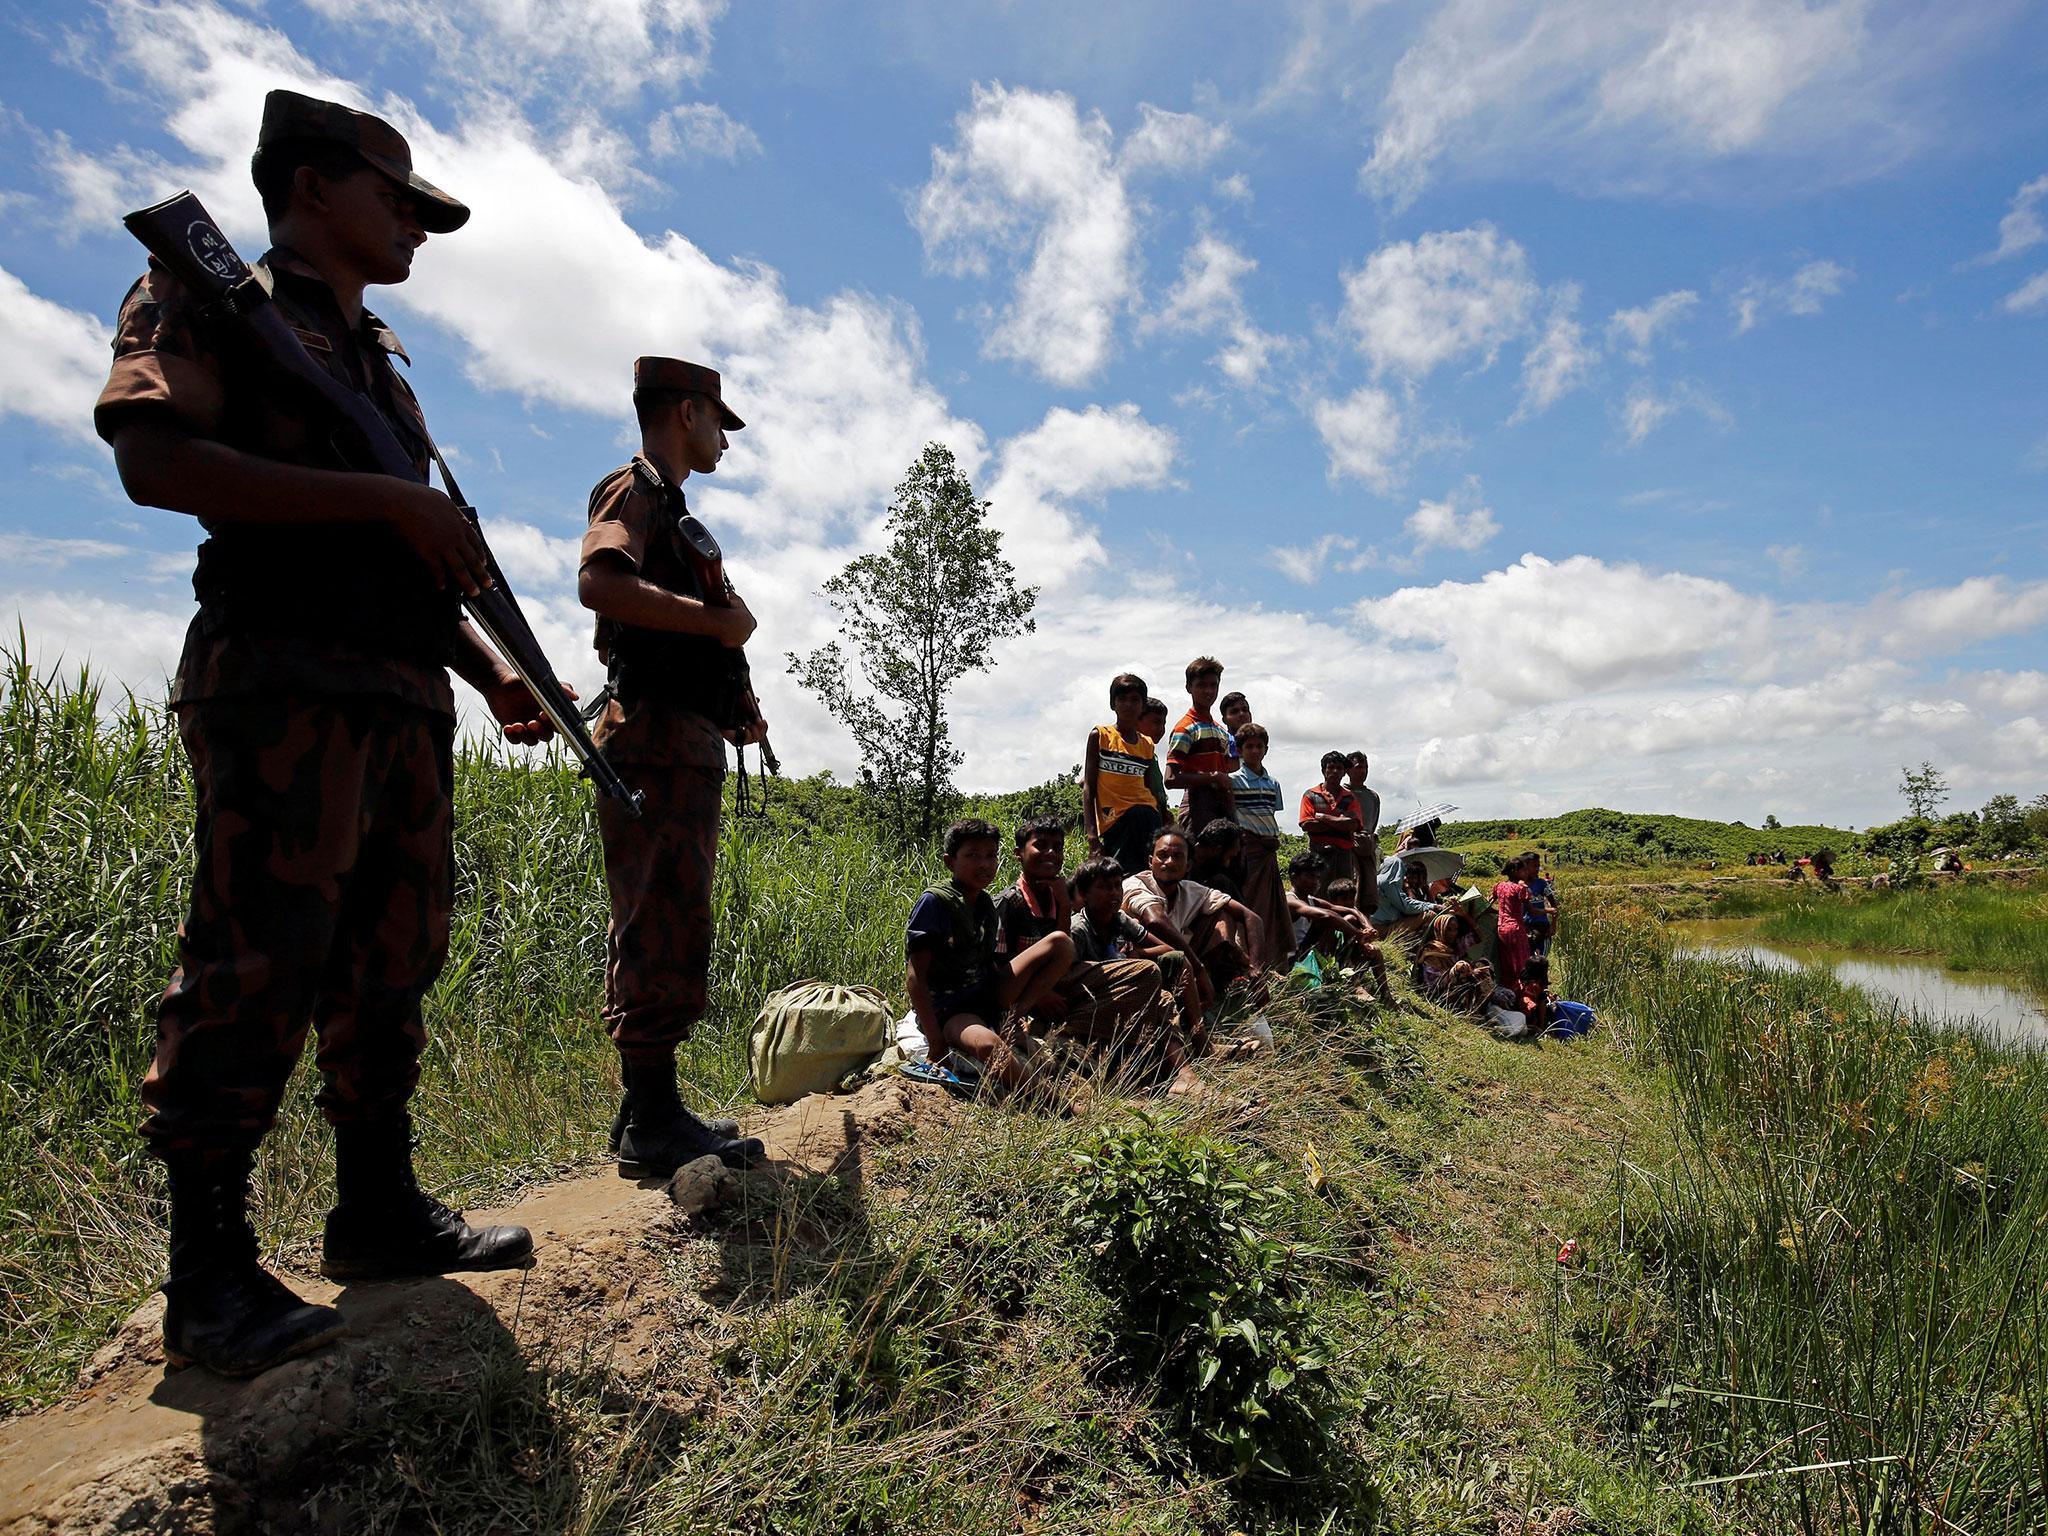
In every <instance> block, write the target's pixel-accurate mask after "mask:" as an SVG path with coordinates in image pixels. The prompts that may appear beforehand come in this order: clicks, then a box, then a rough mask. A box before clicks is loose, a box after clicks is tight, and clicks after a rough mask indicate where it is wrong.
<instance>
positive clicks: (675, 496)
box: [577, 357, 768, 1174]
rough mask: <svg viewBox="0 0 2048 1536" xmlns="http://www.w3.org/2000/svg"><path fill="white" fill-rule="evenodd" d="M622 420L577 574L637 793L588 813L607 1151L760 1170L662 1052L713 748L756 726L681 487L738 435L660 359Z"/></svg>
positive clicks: (692, 946)
mask: <svg viewBox="0 0 2048 1536" xmlns="http://www.w3.org/2000/svg"><path fill="white" fill-rule="evenodd" d="M633 409H634V412H635V414H636V415H637V416H638V417H639V419H640V444H641V450H640V454H639V456H638V457H636V458H635V459H634V460H633V462H632V463H631V464H628V465H626V466H624V467H623V468H620V469H615V470H613V471H612V472H611V473H610V474H608V475H606V476H605V477H604V479H602V480H600V481H599V482H598V483H597V487H596V489H594V490H593V491H592V492H591V493H590V526H589V528H588V529H587V531H586V532H585V533H584V535H583V552H582V568H581V570H580V572H579V573H578V576H577V592H578V595H579V596H580V597H581V598H582V601H583V605H584V606H585V607H586V608H589V609H591V610H593V611H594V612H595V613H596V614H597V616H598V623H597V651H598V655H599V656H600V657H601V658H602V659H603V661H604V662H605V665H606V668H607V672H608V675H609V681H608V684H607V693H608V695H609V697H608V698H607V700H606V703H605V709H604V715H603V717H602V718H601V719H600V720H599V722H598V725H597V729H596V731H595V732H594V733H593V734H594V736H595V737H596V740H597V743H598V745H599V746H601V747H602V748H603V749H604V751H605V755H606V756H608V757H609V758H611V760H612V761H613V762H615V763H617V764H619V765H620V767H621V769H622V770H625V769H627V768H628V765H630V775H631V778H632V780H633V783H634V785H635V786H636V787H637V788H639V789H641V790H642V791H644V792H645V794H646V797H647V799H646V807H645V810H644V811H643V813H642V815H641V816H640V818H639V819H638V820H635V819H633V818H631V817H629V816H627V815H625V814H624V812H623V811H622V810H621V809H620V808H619V807H617V806H615V805H613V804H612V803H611V802H609V801H605V802H601V803H600V804H599V806H598V830H599V832H600V833H601V835H602V836H603V839H604V865H605V882H606V884H607V886H608V887H609V888H610V893H611V902H612V921H611V929H610V932H609V933H608V934H607V935H606V939H605V988H604V1021H605V1027H606V1029H607V1030H608V1031H609V1033H610V1035H611V1038H612V1043H613V1044H614V1045H616V1046H617V1047H618V1050H619V1066H620V1073H621V1075H622V1077H623V1078H624V1079H625V1087H626V1093H625V1103H624V1104H623V1105H622V1106H621V1108H620V1112H619V1119H618V1120H617V1121H616V1122H615V1123H614V1125H613V1150H614V1151H615V1152H617V1154H618V1158H619V1168H620V1171H621V1172H622V1173H632V1174H667V1173H672V1172H673V1171H674V1170H675V1169H676V1168H678V1167H679V1166H681V1165H682V1164H683V1163H686V1162H688V1161H690V1160H691V1159H692V1158H696V1157H702V1156H705V1155H707V1154H714V1155H716V1156H718V1157H720V1158H722V1159H724V1160H725V1161H726V1162H727V1163H729V1164H731V1165H733V1166H735V1167H744V1166H746V1165H748V1164H750V1163H753V1162H757V1161H759V1160H760V1158H761V1156H762V1155H763V1148H762V1146H761V1143H760V1142H758V1141H754V1140H744V1141H742V1140H738V1139H735V1138H736V1136H737V1131H738V1127H737V1126H736V1125H734V1124H733V1123H732V1122H731V1121H716V1122H713V1123H711V1124H709V1125H707V1124H706V1123H705V1122H704V1121H702V1120H699V1119H698V1118H697V1117H696V1115H694V1114H693V1113H691V1111H690V1110H689V1109H688V1108H687V1107H686V1106H685V1105H684V1104H683V1101H682V1096H681V1094H680V1092H679V1090H678V1088H677V1084H676V1064H675V1058H676V1047H677V1046H678V1045H680V1044H681V1043H682V1042H683V1041H684V1040H686V1039H687V1038H689V1034H690V1030H691V1027H692V1026H693V1025H695V1024H696V1022H697V1021H698V1020H699V1019H701V1018H702V1017H703V1016H704V1007H705V989H706V984H707V982H708V981H709V978H710V973H711V936H712V907H711V899H712V889H711V884H712V875H713V872H714V871H715V869H716V867H717V862H718V817H719V809H720V797H721V795H722V792H723V789H724V784H725V744H726V743H727V742H728V741H739V742H758V741H760V740H761V738H762V737H763V736H764V735H765V734H766V733H767V729H768V728H767V725H766V723H765V722H764V721H763V720H762V719H761V711H760V706H759V705H758V703H757V702H756V701H755V698H754V693H753V688H752V686H751V684H750V682H749V680H748V674H747V665H746V657H745V654H744V653H743V652H742V651H741V649H740V647H741V646H742V645H744V644H745V643H746V641H747V638H748V637H749V636H750V635H752V634H753V632H754V616H753V614H752V613H751V612H750V611H749V610H748V608H747V605H746V602H745V601H744V600H743V599H742V598H741V597H740V596H739V594H738V593H737V592H736V591H734V590H733V587H732V583H731V582H730V581H728V580H727V579H726V576H725V568H724V562H723V559H722V557H721V555H720V552H719V549H718V545H717V543H716V542H715V541H714V540H713V539H712V538H711V535H710V534H709V532H708V531H707V530H706V529H705V528H704V526H703V524H701V523H699V522H698V521H697V520H696V518H695V517H693V516H692V515H691V514H690V509H689V507H688V506H687V505H686V504H685V503H684V500H683V489H682V482H683V481H684V480H685V479H687V478H688V477H689V476H690V475H691V474H693V473H695V474H701V475H708V474H711V473H713V472H714V471H715V470H716V469H717V468H718V460H719V456H720V455H721V454H723V453H724V452H725V447H726V438H725V434H726V433H727V432H728V431H732V432H737V431H738V430H739V429H740V428H741V427H742V426H743V425H745V423H743V422H742V421H741V420H740V418H739V417H738V416H737V415H735V414H734V413H733V411H732V409H731V408H730V407H729V406H727V405H726V404H725V402H724V400H723V398H722V397H721V394H720V381H719V377H718V374H717V373H716V372H715V371H713V370H712V369H709V368H704V367H700V366H698V365H697V364H695V363H686V362H682V361H679V360H678V359H675V358H667V357H643V358H640V359H639V360H638V361H637V362H635V363H634V365H633Z"/></svg>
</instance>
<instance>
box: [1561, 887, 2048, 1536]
mask: <svg viewBox="0 0 2048 1536" xmlns="http://www.w3.org/2000/svg"><path fill="white" fill-rule="evenodd" d="M1564 963H1565V977H1566V984H1567V986H1568V987H1569V989H1570V990H1571V991H1572V992H1573V993H1574V994H1575V995H1579V996H1583V997H1584V998H1586V999H1587V1000H1588V1001H1590V1002H1592V1003H1594V1004H1595V1005H1596V1006H1597V1007H1599V1008H1600V1009H1601V1010H1602V1012H1603V1014H1604V1015H1605V1016H1606V1017H1607V1018H1608V1019H1609V1020H1610V1021H1612V1022H1613V1024H1614V1026H1615V1027H1616V1028H1618V1029H1619V1030H1620V1032H1621V1033H1622V1036H1623V1038H1624V1040H1625V1042H1626V1044H1627V1046H1628V1047H1629V1048H1630V1049H1631V1050H1632V1051H1634V1052H1635V1053H1637V1054H1638V1055H1640V1056H1642V1057H1644V1058H1647V1059H1651V1060H1654V1061H1656V1062H1659V1063H1662V1064H1663V1066H1664V1067H1665V1069H1666V1070H1667V1071H1668V1073H1669V1076H1670V1079H1671V1082H1672V1084H1673V1087H1674V1091H1675V1094H1676V1099H1677V1106H1678V1111H1679V1113H1678V1123H1679V1124H1680V1126H1681V1127H1682V1134H1681V1136H1680V1138H1679V1141H1678V1145H1677V1147H1676V1148H1675V1155H1674V1156H1673V1157H1672V1158H1671V1159H1670V1161H1669V1163H1668V1165H1661V1164H1660V1165H1659V1166H1658V1167H1657V1168H1655V1169H1648V1168H1643V1167H1639V1166H1635V1165H1629V1164H1625V1165H1623V1166H1622V1167H1621V1168H1620V1169H1619V1170H1618V1171H1617V1176H1616V1191H1615V1196H1614V1202H1613V1206H1612V1208H1611V1212H1610V1217H1611V1220H1610V1222H1609V1224H1608V1227H1607V1230H1606V1233H1605V1236H1604V1238H1603V1239H1602V1240H1600V1241H1597V1242H1596V1243H1595V1244H1594V1245H1593V1251H1592V1255H1591V1260H1590V1262H1589V1263H1588V1265H1587V1266H1586V1267H1585V1268H1584V1269H1583V1270H1577V1271H1567V1272H1565V1273H1564V1276H1563V1280H1562V1284H1563V1289H1564V1301H1565V1315H1566V1317H1567V1319H1568V1320H1569V1322H1570V1323H1571V1325H1572V1326H1573V1327H1574V1328H1575V1329H1576V1330H1577V1331H1578V1332H1579V1333H1580V1334H1581V1335H1582V1336H1583V1338H1584V1339H1585V1340H1586V1341H1587V1342H1588V1343H1589V1344H1590V1345H1591V1346H1592V1349H1591V1353H1592V1356H1593V1358H1594V1359H1596V1360H1598V1361H1599V1362H1601V1370H1600V1376H1599V1379H1598V1381H1597V1382H1596V1383H1595V1384H1594V1385H1595V1388H1596V1391H1597V1394H1598V1396H1599V1399H1600V1401H1601V1402H1602V1403H1603V1405H1604V1407H1605V1410H1606V1411H1607V1412H1608V1414H1609V1415H1610V1418H1611V1422H1612V1423H1613V1425H1614V1426H1615V1428H1616V1429H1617V1430H1618V1431H1619V1432H1621V1433H1623V1434H1626V1435H1628V1436H1630V1437H1632V1439H1633V1441H1634V1443H1635V1444H1636V1445H1637V1446H1638V1447H1639V1450H1640V1453H1641V1454H1642V1455H1643V1456H1644V1457H1646V1458H1651V1459H1654V1460H1655V1461H1656V1462H1657V1463H1658V1464H1660V1465H1661V1466H1662V1467H1663V1469H1664V1470H1665V1474H1666V1475H1667V1476H1668V1478H1669V1479H1670V1480H1671V1481H1673V1482H1678V1483H1701V1484H1704V1485H1706V1486H1708V1487H1710V1488H1711V1489H1712V1490H1713V1492H1714V1495H1715V1496H1716V1497H1717V1498H1719V1499H1721V1500H1723V1501H1725V1502H1726V1503H1727V1504H1728V1505H1730V1506H1732V1507H1733V1508H1734V1509H1736V1510H1738V1511H1740V1512H1741V1513H1742V1514H1743V1515H1744V1517H1746V1518H1748V1519H1750V1520H1752V1521H1754V1522H1755V1523H1756V1524H1755V1528H1757V1529H1764V1530H1797V1531H1803V1532H1824V1531H1825V1532H1833V1531H1851V1530H1853V1531H1859V1532H1867V1533H1884V1532H1930V1533H1931V1532H1945V1531H1967V1532H1971V1533H1974V1536H1984V1533H1989V1532H2012V1533H2015V1536H2017V1533H2020V1532H2027V1531H2039V1530H2041V1529H2042V1528H2043V1521H2044V1519H2048V1336H2044V1324H2048V1312H2044V1288H2048V1159H2044V1156H2043V1153H2044V1151H2048V1063H2044V1060H2043V1058H2042V1056H2041V1054H2040V1053H2039V1052H2038V1051H2031V1050H2025V1049H2017V1048H2007V1047H1995V1046H1992V1045H1990V1044H1987V1043H1985V1042H1983V1041H1981V1040H1978V1039H1976V1038H1974V1037H1972V1036H1969V1035H1965V1034H1954V1033H1947V1032H1944V1031H1943V1030H1941V1029H1940V1028H1938V1027H1935V1026H1933V1025H1930V1024H1927V1023H1922V1022H1919V1021H1915V1020H1911V1019H1903V1018H1900V1017H1898V1016H1897V1015H1896V1014H1895V1013H1894V1012H1893V1011H1892V1010H1891V1009H1889V1008H1887V1007H1884V1006H1883V1005H1881V1004H1879V1003H1877V1002H1875V1001H1873V1000H1871V999H1870V998H1868V997H1866V996H1864V995H1863V994H1861V993H1859V992H1856V991H1854V990H1852V989H1847V988H1844V987H1842V986H1841V985H1839V984H1837V983H1835V982H1833V981H1832V980H1830V979H1828V978H1826V977H1817V976H1810V975H1805V974H1786V973H1783V972H1777V971H1768V972H1767V971H1762V970H1757V969H1751V968H1746V967H1744V966H1741V965H1736V964H1729V963H1722V962H1715V961H1709V960H1704V959H1698V958H1689V957H1685V956H1681V955H1679V954H1676V953H1674V951H1673V949H1672V947H1671V946H1670V945H1669V944H1668V943H1667V942H1666V941H1665V940H1664V938H1663V937H1662V935H1661V933H1660V932H1659V930H1658V929H1657V927H1656V926H1655V924H1654V923H1652V922H1651V921H1649V920H1648V919H1646V918H1645V917H1643V915H1642V914H1640V913H1637V912H1634V911H1632V910H1628V909H1623V910H1619V911H1616V910H1600V909H1594V910H1592V911H1589V912H1586V913H1584V914H1582V915H1581V916H1580V918H1579V919H1578V921H1577V922H1576V923H1575V924H1574V925H1573V926H1572V927H1571V928H1570V929H1568V930H1567V934H1566V937H1565V946H1564ZM1717 1479H1718V1480H1720V1481H1712V1480H1717Z"/></svg>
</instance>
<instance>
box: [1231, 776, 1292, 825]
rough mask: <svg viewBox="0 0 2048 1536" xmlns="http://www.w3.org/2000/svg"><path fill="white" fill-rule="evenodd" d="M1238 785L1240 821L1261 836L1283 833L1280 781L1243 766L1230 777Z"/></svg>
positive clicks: (1237, 801) (1237, 804) (1236, 791)
mask: <svg viewBox="0 0 2048 1536" xmlns="http://www.w3.org/2000/svg"><path fill="white" fill-rule="evenodd" d="M1230 782H1231V783H1232V784H1233V785H1234V786H1236V788H1235V791H1234V798H1235V800H1236V806H1237V824H1238V825H1239V826H1241V827H1243V828H1244V829H1245V831H1247V832H1256V833H1257V834H1258V835H1259V836H1260V837H1278V836H1279V835H1280V781H1279V780H1278V779H1275V778H1270V777H1268V776H1267V775H1266V774H1263V773H1254V772H1252V770H1251V769H1249V768H1245V767H1242V766H1240V767H1239V768H1238V770H1237V772H1235V773H1233V774H1232V775H1231V776H1230Z"/></svg>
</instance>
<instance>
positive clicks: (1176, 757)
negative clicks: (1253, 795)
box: [1166, 656, 1237, 836]
mask: <svg viewBox="0 0 2048 1536" xmlns="http://www.w3.org/2000/svg"><path fill="white" fill-rule="evenodd" d="M1187 680H1188V702H1189V705H1190V708H1189V710H1188V712H1187V713H1186V714H1184V715H1182V716H1181V717H1180V724H1178V725H1176V726H1175V727H1174V728H1173V735H1172V736H1170V737H1169V738H1168V739H1167V743H1166V787H1167V788H1168V789H1178V790H1181V791H1184V793H1183V796H1182V799H1181V803H1180V824H1181V825H1182V826H1183V827H1185V828H1186V829H1187V831H1188V833H1189V835H1190V836H1192V835H1193V834H1194V833H1196V832H1199V831H1201V830H1202V828H1204V827H1206V826H1207V825H1209V823H1210V822H1212V821H1215V820H1217V819H1218V818H1221V819H1222V820H1224V821H1230V820H1233V819H1235V818H1234V817H1233V816H1232V815H1231V810H1230V775H1231V771H1232V770H1233V769H1235V768H1236V767H1237V764H1236V763H1235V762H1233V761H1232V760H1231V751H1230V733H1229V732H1228V731H1226V730H1225V729H1224V728H1223V727H1222V725H1220V724H1219V723H1218V722H1217V719H1216V717H1215V716H1214V715H1213V714H1211V713H1210V711H1211V710H1213V709H1214V708H1215V707H1216V695H1217V694H1218V693H1219V692H1220V691H1221V690H1222V687H1223V663H1222V662H1220V661H1218V660H1217V659H1216V658H1215V657H1213V656H1197V657H1196V658H1195V659H1194V660H1193V661H1191V662H1189V663H1188V671H1187Z"/></svg>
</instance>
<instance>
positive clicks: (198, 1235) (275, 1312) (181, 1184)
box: [162, 1153, 346, 1376]
mask: <svg viewBox="0 0 2048 1536" xmlns="http://www.w3.org/2000/svg"><path fill="white" fill-rule="evenodd" d="M166 1162H167V1165H168V1167H169V1170H170V1179H171V1271H170V1275H169V1278H167V1279H166V1280H165V1281H164V1283H163V1287H162V1289H163V1293H164V1358H165V1359H166V1360H167V1361H169V1363H170V1364H171V1365H172V1366H173V1367H179V1368H182V1367H184V1366H188V1365H203V1366H205V1367H206V1368H207V1369H208V1370H212V1371H218V1372H219V1373H220V1374H221V1375H223V1376H254V1375H257V1374H258V1373H259V1372H262V1371H267V1370H269V1369H270V1368H271V1367H272V1366H273V1365H282V1364H283V1363H284V1362H285V1361H287V1360H291V1359H295V1358H296V1357H298V1356H300V1355H303V1354H309V1353H310V1352H312V1351H313V1350H316V1349H319V1348H320V1347H321V1346H322V1345H325V1344H330V1343H332V1342H333V1341H334V1340H335V1339H337V1338H339V1337H340V1336H341V1335H342V1333H343V1332H344V1331H345V1330H346V1325H345V1324H344V1323H343V1322H342V1318H341V1314H340V1313H339V1312H337V1311H335V1310H334V1308H332V1307H319V1306H314V1305H313V1304H312V1303H311V1302H308V1301H303V1300H301V1299H300V1298H299V1297H298V1296H296V1295H295V1294H293V1292H292V1290H291V1288H290V1287H289V1286H287V1285H286V1284H285V1283H284V1282H283V1281H282V1280H279V1279H278V1278H277V1277H276V1276H275V1275H273V1274H271V1273H270V1272H269V1271H268V1270H266V1269H264V1268H263V1266H262V1265H261V1264H259V1263H257V1262H256V1234H255V1232H254V1231H253V1230H251V1228H250V1226H249V1217H248V1198H249V1155H248V1154H247V1153H230V1154H226V1155H220V1154H213V1155H206V1156H203V1155H201V1154H197V1153H179V1154H176V1155H174V1156H172V1157H170V1158H168V1159H166Z"/></svg>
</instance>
